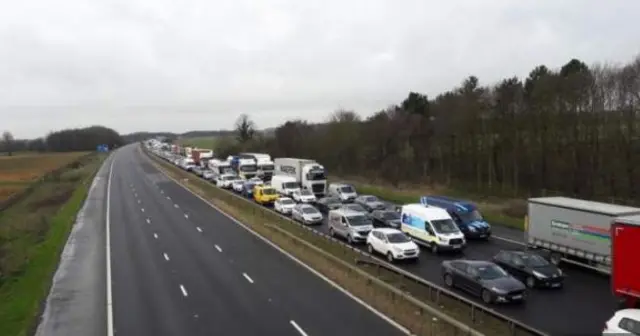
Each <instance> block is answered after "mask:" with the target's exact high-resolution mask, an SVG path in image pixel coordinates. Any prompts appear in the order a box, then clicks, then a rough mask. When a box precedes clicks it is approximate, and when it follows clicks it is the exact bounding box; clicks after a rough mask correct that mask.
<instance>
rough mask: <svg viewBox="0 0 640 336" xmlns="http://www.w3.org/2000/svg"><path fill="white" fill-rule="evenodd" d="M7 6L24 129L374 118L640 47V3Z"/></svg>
mask: <svg viewBox="0 0 640 336" xmlns="http://www.w3.org/2000/svg"><path fill="white" fill-rule="evenodd" d="M4 7H5V8H3V11H2V12H0V46H1V48H0V116H1V117H2V120H3V128H7V129H10V130H12V131H13V132H14V133H15V134H16V136H18V137H35V136H39V135H42V134H45V133H46V132H47V131H49V130H51V129H61V128H65V127H74V126H84V125H89V124H104V125H106V126H109V127H113V128H115V129H117V130H118V131H120V132H131V131H135V130H156V129H157V130H175V131H183V130H188V129H208V128H225V127H227V128H228V127H231V125H232V124H233V122H234V117H235V115H237V114H238V113H249V114H250V115H252V116H253V117H254V119H255V120H256V122H257V123H258V124H259V125H260V126H264V127H269V126H274V125H277V124H278V123H281V122H282V121H284V120H285V119H287V118H292V117H296V116H299V117H304V118H308V119H310V120H314V121H317V120H322V119H324V118H325V117H326V115H328V114H329V113H330V112H331V111H332V110H334V109H336V108H339V107H344V108H353V109H355V110H357V111H358V112H360V113H363V114H368V113H371V112H373V111H375V110H377V109H380V108H384V107H385V106H387V105H389V104H391V103H396V102H398V101H399V100H400V99H402V98H403V97H404V95H406V94H407V92H408V91H409V90H415V91H421V92H424V93H427V94H430V95H435V94H437V93H438V92H441V91H444V90H447V89H449V88H451V87H452V86H454V85H457V84H459V83H460V82H461V80H462V79H463V78H465V77H466V76H468V75H470V74H475V75H477V76H479V77H480V79H481V81H483V82H485V83H491V82H494V81H497V80H499V79H500V78H503V77H505V76H512V75H519V76H524V75H526V74H527V73H528V72H529V71H530V70H531V69H532V68H533V67H534V66H535V65H538V64H547V65H549V66H559V65H561V64H563V63H564V62H566V61H567V60H569V59H570V58H573V57H577V58H580V59H582V60H584V61H586V62H588V63H591V62H596V61H607V60H608V61H614V62H622V61H626V60H628V59H630V58H631V57H633V56H635V54H636V53H638V52H640V50H639V49H638V42H639V41H640V31H638V30H637V29H631V28H630V27H632V26H633V22H635V14H636V13H638V12H640V2H637V1H628V0H612V1H608V2H602V1H595V0H588V1H587V0H585V1H578V0H564V1H551V0H544V1H542V0H540V1H508V0H490V1H489V0H487V1H473V0H463V1H462V0H461V1H452V2H429V1H423V0H404V1H386V0H384V1H383V0H368V1H360V0H342V1H337V0H324V1H315V0H314V1H311V0H310V1H295V0H280V1H276V0H274V1H266V0H262V1H260V0H254V1H250V0H236V1H205V0H198V1H196V0H190V1H180V2H177V1H168V0H128V1H124V0H113V1H107V0H96V1H90V2H88V1H80V0H66V1H63V2H50V1H45V0H24V1H20V2H17V3H11V4H10V5H5V6H4Z"/></svg>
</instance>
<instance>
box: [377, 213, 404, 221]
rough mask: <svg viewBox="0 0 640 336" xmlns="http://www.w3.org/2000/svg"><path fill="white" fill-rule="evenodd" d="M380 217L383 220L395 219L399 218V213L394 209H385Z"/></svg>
mask: <svg viewBox="0 0 640 336" xmlns="http://www.w3.org/2000/svg"><path fill="white" fill-rule="evenodd" d="M381 217H382V218H383V219H385V220H397V219H400V214H399V213H397V212H395V211H385V212H383V213H382V215H381Z"/></svg>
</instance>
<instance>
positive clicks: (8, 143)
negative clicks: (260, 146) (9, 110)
mask: <svg viewBox="0 0 640 336" xmlns="http://www.w3.org/2000/svg"><path fill="white" fill-rule="evenodd" d="M14 142H15V139H14V138H13V134H11V132H9V131H4V132H3V133H2V145H3V147H4V150H5V151H6V152H7V155H9V156H11V155H13V144H14Z"/></svg>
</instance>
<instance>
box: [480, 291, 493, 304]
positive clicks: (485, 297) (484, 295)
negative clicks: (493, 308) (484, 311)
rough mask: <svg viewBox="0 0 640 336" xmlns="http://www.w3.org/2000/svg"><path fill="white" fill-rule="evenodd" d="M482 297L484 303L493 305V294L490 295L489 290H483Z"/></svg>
mask: <svg viewBox="0 0 640 336" xmlns="http://www.w3.org/2000/svg"><path fill="white" fill-rule="evenodd" d="M481 296H482V302H484V303H491V293H489V291H488V290H486V289H483V290H482V294H481Z"/></svg>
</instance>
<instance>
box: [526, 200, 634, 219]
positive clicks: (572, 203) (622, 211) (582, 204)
mask: <svg viewBox="0 0 640 336" xmlns="http://www.w3.org/2000/svg"><path fill="white" fill-rule="evenodd" d="M529 203H538V204H544V205H550V206H557V207H560V208H566V209H574V210H581V211H586V212H593V213H599V214H603V215H609V216H625V215H632V214H640V208H634V207H630V206H624V205H617V204H610V203H602V202H594V201H586V200H581V199H575V198H569V197H561V196H557V197H537V198H530V199H529Z"/></svg>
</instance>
